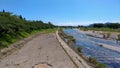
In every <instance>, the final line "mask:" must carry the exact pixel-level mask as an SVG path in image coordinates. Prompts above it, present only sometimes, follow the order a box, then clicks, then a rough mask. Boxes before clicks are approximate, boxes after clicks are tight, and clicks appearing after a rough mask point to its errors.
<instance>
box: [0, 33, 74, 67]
mask: <svg viewBox="0 0 120 68" xmlns="http://www.w3.org/2000/svg"><path fill="white" fill-rule="evenodd" d="M37 65H38V66H39V67H38V68H76V66H75V65H74V63H73V62H72V61H71V59H70V58H69V56H68V55H67V54H66V53H65V51H64V50H63V49H62V47H61V46H60V44H59V42H58V41H57V39H56V35H55V34H41V35H39V36H37V37H35V38H33V39H32V40H30V41H29V42H28V43H26V44H25V45H24V46H23V47H22V48H21V49H20V50H17V51H15V52H13V53H12V54H11V55H9V56H7V57H5V58H3V59H2V60H1V61H0V68H32V67H33V68H34V67H35V66H36V67H35V68H37ZM40 66H41V67H40Z"/></svg>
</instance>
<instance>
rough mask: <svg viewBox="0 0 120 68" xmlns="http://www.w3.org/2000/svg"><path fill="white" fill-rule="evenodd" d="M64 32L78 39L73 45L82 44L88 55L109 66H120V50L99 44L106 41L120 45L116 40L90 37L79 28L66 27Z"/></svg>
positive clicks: (113, 44) (113, 67) (84, 51)
mask: <svg viewBox="0 0 120 68" xmlns="http://www.w3.org/2000/svg"><path fill="white" fill-rule="evenodd" d="M64 32H65V33H66V34H67V35H71V36H73V37H74V38H75V39H76V43H75V44H73V46H74V47H78V46H81V47H82V53H83V55H85V56H86V57H94V58H96V59H97V60H98V61H99V62H101V63H104V64H106V65H107V66H108V68H120V52H118V51H114V50H111V49H108V48H104V47H101V46H99V44H98V43H104V44H107V45H112V46H117V47H120V45H119V44H117V43H116V41H113V40H106V39H100V38H95V37H90V36H87V35H86V34H85V33H84V32H83V31H80V30H78V29H64Z"/></svg>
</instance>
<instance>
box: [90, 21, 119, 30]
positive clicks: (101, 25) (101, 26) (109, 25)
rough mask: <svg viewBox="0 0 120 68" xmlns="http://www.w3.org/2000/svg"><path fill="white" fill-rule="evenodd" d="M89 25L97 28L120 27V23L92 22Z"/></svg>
mask: <svg viewBox="0 0 120 68" xmlns="http://www.w3.org/2000/svg"><path fill="white" fill-rule="evenodd" d="M89 27H95V28H113V29H117V28H120V23H111V22H108V23H94V24H90V25H89Z"/></svg>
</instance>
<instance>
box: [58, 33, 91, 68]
mask: <svg viewBox="0 0 120 68" xmlns="http://www.w3.org/2000/svg"><path fill="white" fill-rule="evenodd" d="M56 36H57V39H58V41H59V42H60V44H61V46H62V48H63V49H64V50H65V51H66V53H67V54H68V56H69V57H70V58H71V60H72V61H73V63H74V64H75V65H76V67H77V68H92V67H91V66H90V65H88V64H87V62H86V61H85V60H83V59H82V57H80V56H79V55H78V54H77V53H76V52H75V51H73V49H71V48H70V47H69V46H68V45H67V44H66V43H65V42H64V41H63V40H62V39H61V37H60V36H59V34H58V31H56Z"/></svg>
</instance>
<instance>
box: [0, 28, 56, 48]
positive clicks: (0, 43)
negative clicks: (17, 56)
mask: <svg viewBox="0 0 120 68" xmlns="http://www.w3.org/2000/svg"><path fill="white" fill-rule="evenodd" d="M56 30H57V29H56V28H54V29H42V30H34V31H32V32H31V33H27V32H19V33H17V34H15V35H9V34H6V35H5V36H4V37H2V38H0V49H3V48H5V47H8V46H9V45H11V44H13V43H15V42H17V41H19V40H21V39H23V38H27V37H29V36H32V35H35V34H38V33H42V34H48V33H55V31H56Z"/></svg>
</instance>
